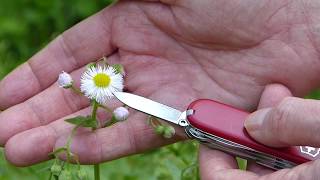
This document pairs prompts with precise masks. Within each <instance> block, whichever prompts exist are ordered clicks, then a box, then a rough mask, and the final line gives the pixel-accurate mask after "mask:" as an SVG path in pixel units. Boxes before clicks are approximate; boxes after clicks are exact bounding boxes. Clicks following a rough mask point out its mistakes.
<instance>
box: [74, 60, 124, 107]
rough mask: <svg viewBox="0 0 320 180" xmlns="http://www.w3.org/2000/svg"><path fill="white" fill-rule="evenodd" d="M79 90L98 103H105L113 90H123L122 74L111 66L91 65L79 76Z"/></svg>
mask: <svg viewBox="0 0 320 180" xmlns="http://www.w3.org/2000/svg"><path fill="white" fill-rule="evenodd" d="M80 89H81V92H82V93H84V95H85V96H87V97H88V98H90V99H92V100H96V101H97V102H98V103H99V104H105V103H106V101H107V100H109V99H111V98H112V97H113V96H114V95H113V93H114V92H119V91H122V90H123V76H122V75H121V74H120V73H117V72H116V70H115V69H114V68H113V67H111V66H101V65H97V66H91V67H89V68H88V69H87V71H86V72H84V73H83V75H82V76H81V86H80Z"/></svg>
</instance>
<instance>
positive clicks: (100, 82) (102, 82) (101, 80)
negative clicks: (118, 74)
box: [93, 73, 111, 88]
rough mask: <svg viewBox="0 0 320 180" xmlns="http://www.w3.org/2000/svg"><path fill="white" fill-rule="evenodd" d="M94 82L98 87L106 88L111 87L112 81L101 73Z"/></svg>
mask: <svg viewBox="0 0 320 180" xmlns="http://www.w3.org/2000/svg"><path fill="white" fill-rule="evenodd" d="M93 81H94V83H95V85H96V86H98V87H100V88H105V87H108V86H109V84H110V81H111V79H110V77H109V76H108V75H107V74H103V73H100V74H97V75H96V76H95V77H94V78H93Z"/></svg>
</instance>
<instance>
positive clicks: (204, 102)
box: [187, 99, 320, 164]
mask: <svg viewBox="0 0 320 180" xmlns="http://www.w3.org/2000/svg"><path fill="white" fill-rule="evenodd" d="M188 110H193V113H192V114H191V115H188V117H187V119H188V121H189V123H190V125H191V126H192V127H194V128H196V129H199V130H201V131H203V132H205V133H208V134H211V135H215V136H218V137H221V138H224V139H226V140H229V141H232V142H235V143H238V144H240V145H243V146H246V147H249V148H252V149H254V150H256V151H259V152H263V153H266V154H270V155H273V156H275V157H277V158H281V159H285V160H288V161H291V162H293V163H296V164H301V163H305V162H308V161H311V160H315V159H318V158H319V157H320V155H319V152H320V148H313V147H308V146H293V147H288V148H271V147H268V146H265V145H262V144H260V143H258V142H256V141H254V140H253V139H252V138H251V137H250V136H249V135H248V133H247V132H246V130H245V128H244V126H243V125H244V121H245V119H246V117H247V116H248V115H249V113H248V112H245V111H242V110H239V109H237V108H234V107H231V106H229V105H226V104H222V103H219V102H216V101H213V100H208V99H200V100H196V101H194V102H192V103H191V104H190V105H189V107H188Z"/></svg>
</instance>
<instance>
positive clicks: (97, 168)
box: [91, 101, 100, 180]
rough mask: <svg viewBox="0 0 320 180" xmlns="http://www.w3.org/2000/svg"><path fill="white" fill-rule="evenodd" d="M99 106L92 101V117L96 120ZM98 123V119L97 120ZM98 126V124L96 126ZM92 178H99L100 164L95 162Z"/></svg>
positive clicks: (96, 179)
mask: <svg viewBox="0 0 320 180" xmlns="http://www.w3.org/2000/svg"><path fill="white" fill-rule="evenodd" d="M98 108H99V104H98V103H97V101H94V102H93V109H92V116H91V117H92V119H94V120H96V121H97V110H98ZM97 124H98V121H97ZM97 127H98V126H97ZM96 129H97V128H92V130H93V131H94V130H96ZM94 179H95V180H100V164H95V165H94Z"/></svg>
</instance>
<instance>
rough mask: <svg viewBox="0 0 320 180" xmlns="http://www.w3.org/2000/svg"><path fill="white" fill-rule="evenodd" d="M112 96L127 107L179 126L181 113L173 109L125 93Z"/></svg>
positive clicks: (116, 93)
mask: <svg viewBox="0 0 320 180" xmlns="http://www.w3.org/2000/svg"><path fill="white" fill-rule="evenodd" d="M113 94H114V96H115V97H116V98H117V99H118V100H119V101H121V102H122V103H124V104H126V105H127V106H129V107H131V108H133V109H136V110H138V111H141V112H143V113H146V114H149V115H152V116H155V117H157V118H160V119H163V120H166V121H169V122H171V123H174V124H177V125H179V122H180V121H181V116H183V113H182V112H181V111H179V110H177V109H175V108H172V107H169V106H167V105H164V104H161V103H158V102H155V101H152V100H150V99H147V98H144V97H141V96H138V95H134V94H130V93H125V92H115V93H113Z"/></svg>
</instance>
